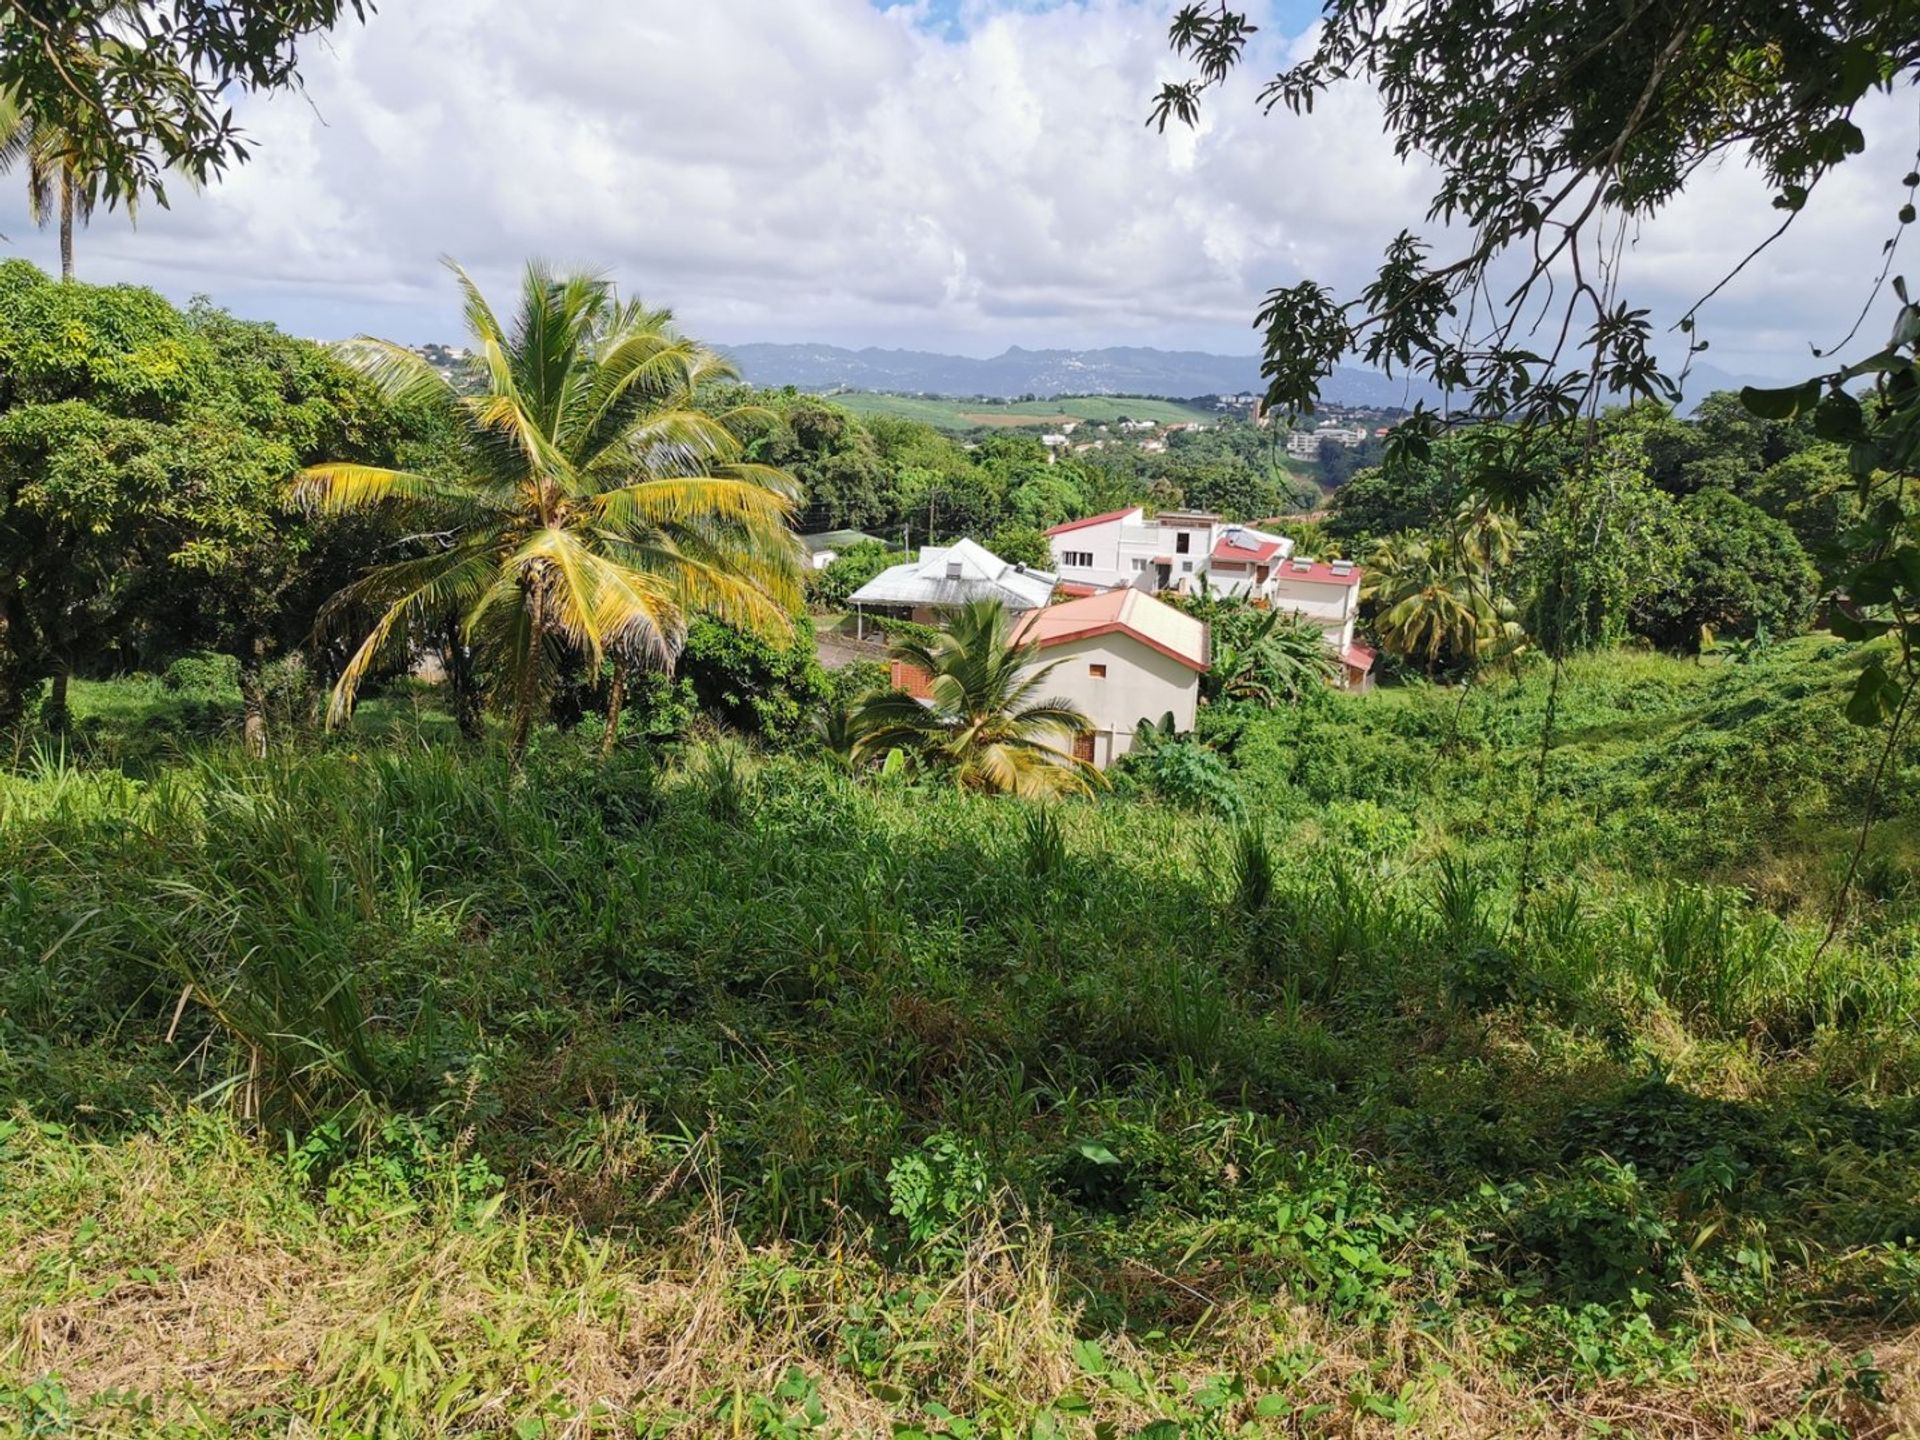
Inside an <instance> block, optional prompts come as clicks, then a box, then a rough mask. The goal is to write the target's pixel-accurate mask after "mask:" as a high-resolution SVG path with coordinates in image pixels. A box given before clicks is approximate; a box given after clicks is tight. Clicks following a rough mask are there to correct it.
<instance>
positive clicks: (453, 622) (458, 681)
mask: <svg viewBox="0 0 1920 1440" xmlns="http://www.w3.org/2000/svg"><path fill="white" fill-rule="evenodd" d="M441 658H442V660H443V662H444V663H445V666H446V672H447V688H448V691H449V692H450V693H451V695H452V698H453V719H454V723H455V724H456V725H458V726H459V727H460V737H461V738H462V739H463V740H478V739H480V738H481V736H482V735H483V734H484V733H485V728H484V726H483V725H482V723H481V712H482V709H483V704H484V698H485V697H484V696H482V695H481V693H480V677H479V676H477V675H476V674H474V668H473V650H472V648H471V647H470V646H469V645H468V644H467V640H466V636H464V635H463V634H461V632H460V617H459V616H457V615H453V616H449V617H448V618H447V621H446V638H445V640H444V641H442V649H441Z"/></svg>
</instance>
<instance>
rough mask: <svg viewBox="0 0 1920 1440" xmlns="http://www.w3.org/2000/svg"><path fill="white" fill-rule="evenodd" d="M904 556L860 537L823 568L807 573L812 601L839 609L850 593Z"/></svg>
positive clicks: (897, 562) (822, 606) (824, 607)
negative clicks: (808, 574)
mask: <svg viewBox="0 0 1920 1440" xmlns="http://www.w3.org/2000/svg"><path fill="white" fill-rule="evenodd" d="M903 558H904V557H903V556H902V555H901V553H900V552H899V551H897V550H894V549H891V548H889V547H888V546H886V545H883V544H881V543H880V542H879V541H878V540H862V541H859V542H858V543H856V544H853V545H849V546H848V547H847V548H846V549H845V550H843V551H841V552H840V553H839V554H837V555H835V556H834V557H833V560H832V562H831V563H830V564H828V566H827V568H826V569H824V570H816V571H814V572H813V573H812V574H811V575H810V576H809V577H808V584H809V585H810V586H811V587H812V590H813V601H814V603H815V604H816V605H818V606H820V607H821V608H822V609H826V610H838V609H841V608H842V607H843V606H845V605H846V603H847V597H848V596H849V595H851V594H853V592H854V591H856V590H858V589H859V588H860V587H861V586H862V585H864V584H866V583H867V582H868V581H869V580H871V579H873V577H874V576H876V575H878V574H879V573H880V572H881V571H882V570H887V569H890V568H891V567H893V566H895V565H898V564H900V563H901V561H902V559H903Z"/></svg>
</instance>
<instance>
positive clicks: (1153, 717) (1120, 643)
mask: <svg viewBox="0 0 1920 1440" xmlns="http://www.w3.org/2000/svg"><path fill="white" fill-rule="evenodd" d="M1014 639H1015V640H1016V641H1019V642H1021V643H1023V644H1032V645H1038V646H1039V647H1040V659H1041V661H1042V662H1043V663H1048V664H1053V665H1054V668H1053V671H1052V673H1051V674H1049V675H1048V676H1047V678H1046V679H1045V681H1043V682H1042V684H1041V686H1040V692H1041V693H1042V694H1044V695H1046V696H1047V697H1049V698H1054V699H1061V700H1066V701H1069V702H1070V703H1072V704H1073V705H1074V706H1075V707H1077V708H1078V709H1079V710H1081V711H1082V712H1084V713H1085V714H1086V715H1087V716H1088V718H1089V719H1091V720H1092V721H1093V727H1094V728H1093V733H1092V734H1090V735H1083V736H1081V737H1080V738H1079V739H1078V740H1077V741H1076V742H1075V750H1074V753H1075V754H1077V755H1078V756H1079V757H1080V758H1081V759H1082V760H1090V761H1092V762H1093V763H1094V764H1095V765H1098V766H1100V767H1101V768H1102V769H1105V768H1106V767H1107V766H1108V765H1111V764H1112V763H1113V762H1114V761H1115V760H1117V759H1118V758H1119V757H1120V756H1122V755H1124V754H1126V753H1127V751H1129V750H1130V749H1132V748H1133V732H1134V729H1135V727H1136V726H1138V725H1139V723H1140V722H1141V721H1142V720H1147V721H1151V722H1153V723H1154V724H1158V723H1159V721H1160V718H1161V717H1162V716H1163V715H1166V714H1167V713H1169V712H1171V713H1172V715H1173V723H1174V727H1175V728H1176V729H1178V730H1191V729H1192V728H1193V723H1194V717H1195V715H1196V713H1197V712H1198V710H1199V706H1200V677H1201V676H1202V675H1203V674H1205V673H1206V669H1207V666H1208V665H1209V664H1211V663H1212V656H1211V655H1210V653H1209V650H1208V636H1207V627H1206V626H1205V625H1204V624H1203V623H1201V622H1200V621H1198V620H1195V619H1194V618H1193V617H1192V616H1190V615H1183V614H1182V613H1181V612H1180V611H1178V610H1176V609H1174V608H1173V607H1172V606H1171V605H1167V604H1164V603H1163V602H1161V601H1159V600H1155V599H1154V598H1153V597H1152V596H1151V595H1146V594H1142V593H1141V592H1140V591H1138V590H1132V589H1120V590H1108V591H1103V592H1102V593H1100V594H1098V595H1088V596H1085V597H1083V598H1081V599H1077V600H1065V601H1062V602H1061V603H1060V604H1058V605H1049V606H1047V607H1046V608H1045V609H1044V610H1034V611H1030V612H1029V613H1028V614H1027V615H1026V616H1024V617H1023V618H1022V619H1021V620H1020V621H1019V622H1018V623H1017V624H1016V625H1015V627H1014ZM1055 662H1057V663H1055Z"/></svg>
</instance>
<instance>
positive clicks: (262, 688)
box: [240, 640, 267, 760]
mask: <svg viewBox="0 0 1920 1440" xmlns="http://www.w3.org/2000/svg"><path fill="white" fill-rule="evenodd" d="M266 654H267V646H266V642H265V641H263V640H255V641H254V642H253V649H252V653H251V654H250V655H248V656H247V657H246V658H245V659H243V660H242V661H241V662H240V708H241V710H242V712H243V713H244V715H245V717H246V718H245V720H244V721H243V722H242V728H241V734H242V736H243V738H244V739H245V742H246V747H247V754H249V755H251V756H252V757H253V758H254V759H256V760H260V759H264V758H265V757H266V753H267V687H266V682H265V678H264V677H263V676H262V675H261V673H260V671H261V667H262V666H263V665H264V664H265V662H266Z"/></svg>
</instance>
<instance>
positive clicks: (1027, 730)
mask: <svg viewBox="0 0 1920 1440" xmlns="http://www.w3.org/2000/svg"><path fill="white" fill-rule="evenodd" d="M892 654H893V658H894V659H895V660H898V661H900V662H902V663H903V664H906V665H910V666H912V667H913V668H915V669H917V670H919V671H920V672H921V673H922V674H924V675H926V676H927V677H928V682H927V698H926V699H925V700H924V701H923V700H917V699H915V698H914V697H913V696H911V695H908V694H907V693H906V692H905V691H903V690H889V691H885V692H882V693H881V694H878V695H873V696H870V697H868V698H867V699H866V700H865V701H863V702H862V703H861V705H860V708H859V711H858V712H857V724H858V726H859V730H860V734H861V737H862V738H861V744H862V749H863V753H865V754H867V755H874V754H878V753H881V752H882V751H885V750H886V749H888V748H889V747H891V746H901V747H903V748H906V749H912V750H915V751H917V752H918V753H919V754H920V756H921V757H922V759H923V760H925V761H927V762H929V763H931V764H932V765H934V766H935V767H937V768H939V769H941V770H944V771H946V772H947V773H948V774H949V775H951V776H952V778H953V780H954V782H955V783H956V784H958V785H961V786H963V787H965V788H967V789H970V790H985V791H990V792H993V793H996V794H1005V795H1019V796H1022V797H1025V798H1029V799H1031V798H1038V797H1040V796H1046V795H1058V794H1062V793H1071V792H1078V793H1085V792H1086V791H1087V790H1089V789H1091V788H1092V786H1093V785H1095V784H1097V783H1099V781H1100V772H1099V771H1097V770H1095V769H1094V768H1093V766H1091V765H1090V764H1088V763H1087V762H1086V761H1084V760H1079V759H1076V758H1075V757H1074V756H1073V754H1072V753H1071V752H1070V751H1067V750H1063V749H1061V748H1059V745H1058V744H1057V743H1055V742H1057V741H1062V740H1067V739H1069V738H1070V737H1072V736H1074V735H1078V734H1083V733H1085V732H1086V731H1088V730H1090V729H1092V728H1093V722H1092V721H1090V720H1089V719H1087V717H1086V716H1085V715H1084V714H1082V713H1081V712H1080V711H1079V710H1078V709H1076V708H1075V707H1074V706H1073V705H1071V704H1070V703H1068V702H1067V701H1065V700H1058V699H1050V700H1043V699H1037V698H1036V697H1037V696H1038V695H1039V693H1040V687H1041V686H1042V685H1043V684H1044V683H1045V682H1046V678H1047V676H1049V675H1051V674H1052V673H1053V671H1054V669H1055V668H1056V666H1057V664H1058V662H1055V664H1053V665H1039V664H1036V663H1035V660H1036V657H1037V656H1038V654H1039V648H1038V647H1037V646H1034V645H1019V644H1015V643H1014V641H1013V639H1012V627H1011V625H1010V623H1009V621H1008V618H1007V612H1006V610H1005V608H1004V607H1003V606H1002V605H1001V604H1000V602H999V601H997V600H976V601H974V602H973V603H972V604H970V605H968V606H966V607H965V608H964V609H962V610H960V611H958V612H957V613H956V614H955V615H954V617H953V622H952V626H951V628H950V629H949V630H948V631H947V632H946V633H944V634H941V635H938V636H936V637H935V638H933V639H932V640H930V641H926V642H922V641H918V640H902V641H900V642H898V643H896V644H895V645H894V646H893V650H892Z"/></svg>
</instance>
